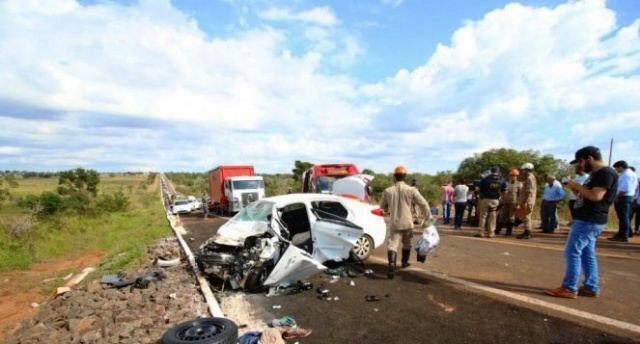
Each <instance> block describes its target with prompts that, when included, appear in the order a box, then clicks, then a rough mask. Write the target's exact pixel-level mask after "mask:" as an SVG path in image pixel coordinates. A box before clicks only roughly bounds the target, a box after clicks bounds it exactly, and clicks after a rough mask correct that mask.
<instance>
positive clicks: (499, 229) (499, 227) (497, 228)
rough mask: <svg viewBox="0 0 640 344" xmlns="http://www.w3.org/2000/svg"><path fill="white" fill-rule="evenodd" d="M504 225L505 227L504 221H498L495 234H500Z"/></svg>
mask: <svg viewBox="0 0 640 344" xmlns="http://www.w3.org/2000/svg"><path fill="white" fill-rule="evenodd" d="M502 227H504V223H502V222H498V224H497V225H496V230H495V231H494V232H493V233H494V234H495V235H498V234H500V232H501V231H502Z"/></svg>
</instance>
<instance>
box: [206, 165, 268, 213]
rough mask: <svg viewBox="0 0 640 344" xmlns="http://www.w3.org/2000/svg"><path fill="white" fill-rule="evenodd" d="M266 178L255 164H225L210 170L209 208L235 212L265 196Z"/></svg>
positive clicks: (222, 211) (219, 211)
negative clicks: (258, 172) (260, 173)
mask: <svg viewBox="0 0 640 344" xmlns="http://www.w3.org/2000/svg"><path fill="white" fill-rule="evenodd" d="M264 193H265V192H264V179H263V178H262V177H261V176H256V175H255V169H254V168H253V165H224V166H218V167H216V168H214V169H213V170H211V171H209V195H210V197H211V198H210V201H209V210H212V211H213V212H214V213H218V214H221V215H223V214H233V213H237V212H239V211H240V210H242V209H243V208H244V207H245V206H246V205H247V204H249V203H251V202H253V201H257V200H259V199H262V198H264Z"/></svg>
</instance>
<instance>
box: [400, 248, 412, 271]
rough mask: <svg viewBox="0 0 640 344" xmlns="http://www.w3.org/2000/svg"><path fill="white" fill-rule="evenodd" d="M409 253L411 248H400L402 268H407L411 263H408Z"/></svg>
mask: <svg viewBox="0 0 640 344" xmlns="http://www.w3.org/2000/svg"><path fill="white" fill-rule="evenodd" d="M410 255H411V249H408V250H405V249H402V267H403V268H408V267H409V266H411V264H409V256H410Z"/></svg>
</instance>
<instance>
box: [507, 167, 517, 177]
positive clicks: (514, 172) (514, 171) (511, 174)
mask: <svg viewBox="0 0 640 344" xmlns="http://www.w3.org/2000/svg"><path fill="white" fill-rule="evenodd" d="M509 175H510V176H519V175H520V171H518V170H516V169H515V168H514V169H513V170H511V171H509Z"/></svg>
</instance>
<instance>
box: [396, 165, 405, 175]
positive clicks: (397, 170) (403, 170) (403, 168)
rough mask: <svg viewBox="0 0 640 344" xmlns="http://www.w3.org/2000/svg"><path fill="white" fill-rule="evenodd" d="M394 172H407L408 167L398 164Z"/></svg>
mask: <svg viewBox="0 0 640 344" xmlns="http://www.w3.org/2000/svg"><path fill="white" fill-rule="evenodd" d="M393 174H407V168H406V167H404V166H398V167H396V169H395V170H393Z"/></svg>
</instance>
